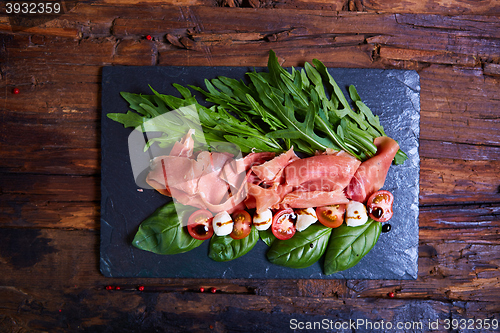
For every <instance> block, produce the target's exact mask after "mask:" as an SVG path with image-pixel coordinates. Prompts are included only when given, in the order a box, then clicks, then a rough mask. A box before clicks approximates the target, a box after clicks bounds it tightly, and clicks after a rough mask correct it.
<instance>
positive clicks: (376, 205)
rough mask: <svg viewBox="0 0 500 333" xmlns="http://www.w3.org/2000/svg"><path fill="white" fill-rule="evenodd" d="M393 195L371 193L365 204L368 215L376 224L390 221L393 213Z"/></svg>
mask: <svg viewBox="0 0 500 333" xmlns="http://www.w3.org/2000/svg"><path fill="white" fill-rule="evenodd" d="M393 203H394V195H392V193H391V192H389V191H385V190H382V191H377V192H375V193H373V194H372V195H371V196H370V197H369V198H368V201H367V202H366V206H367V208H368V215H370V217H371V218H372V219H374V220H375V221H378V222H387V221H389V220H390V219H391V217H392V214H393V211H392V204H393Z"/></svg>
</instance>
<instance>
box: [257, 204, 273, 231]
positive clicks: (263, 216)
mask: <svg viewBox="0 0 500 333" xmlns="http://www.w3.org/2000/svg"><path fill="white" fill-rule="evenodd" d="M272 222H273V212H271V210H270V209H266V210H265V211H263V212H262V213H260V214H255V215H254V216H253V225H254V226H255V229H257V230H267V229H269V227H270V226H271V224H272Z"/></svg>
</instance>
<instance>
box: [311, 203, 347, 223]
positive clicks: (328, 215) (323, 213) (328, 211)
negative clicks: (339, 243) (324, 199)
mask: <svg viewBox="0 0 500 333" xmlns="http://www.w3.org/2000/svg"><path fill="white" fill-rule="evenodd" d="M344 214H345V205H331V206H324V207H317V208H316V216H317V217H318V220H319V222H320V223H321V224H322V225H324V226H325V227H328V228H337V227H340V226H341V225H342V223H343V222H344Z"/></svg>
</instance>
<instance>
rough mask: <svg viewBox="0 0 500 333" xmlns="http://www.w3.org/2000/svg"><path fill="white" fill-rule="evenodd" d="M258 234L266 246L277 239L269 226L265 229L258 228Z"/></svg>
mask: <svg viewBox="0 0 500 333" xmlns="http://www.w3.org/2000/svg"><path fill="white" fill-rule="evenodd" d="M259 236H260V239H262V241H263V242H264V243H266V245H267V246H271V245H272V244H273V242H274V241H275V240H276V239H277V238H276V236H274V234H273V232H272V231H271V228H269V229H267V230H260V231H259Z"/></svg>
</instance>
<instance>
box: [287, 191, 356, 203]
mask: <svg viewBox="0 0 500 333" xmlns="http://www.w3.org/2000/svg"><path fill="white" fill-rule="evenodd" d="M348 202H349V199H347V198H346V196H345V195H344V192H343V190H342V189H339V190H336V191H293V192H291V193H289V194H287V195H286V196H285V197H284V198H283V200H282V201H281V204H282V205H283V206H285V207H290V208H309V207H321V206H328V205H340V204H346V203H348Z"/></svg>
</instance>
